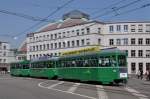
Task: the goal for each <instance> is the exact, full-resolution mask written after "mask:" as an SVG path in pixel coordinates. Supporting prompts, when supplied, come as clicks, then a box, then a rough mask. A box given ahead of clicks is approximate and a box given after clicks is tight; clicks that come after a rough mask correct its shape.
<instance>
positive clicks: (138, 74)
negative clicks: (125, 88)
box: [137, 70, 141, 79]
mask: <svg viewBox="0 0 150 99" xmlns="http://www.w3.org/2000/svg"><path fill="white" fill-rule="evenodd" d="M140 74H141V71H140V70H138V72H137V77H138V79H139V78H140Z"/></svg>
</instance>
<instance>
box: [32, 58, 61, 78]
mask: <svg viewBox="0 0 150 99" xmlns="http://www.w3.org/2000/svg"><path fill="white" fill-rule="evenodd" d="M57 63H58V57H53V58H41V59H38V60H33V61H31V63H30V76H31V77H36V78H48V79H52V78H57V68H56V66H57Z"/></svg>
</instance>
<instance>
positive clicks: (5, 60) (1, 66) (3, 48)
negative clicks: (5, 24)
mask: <svg viewBox="0 0 150 99" xmlns="http://www.w3.org/2000/svg"><path fill="white" fill-rule="evenodd" d="M14 59H15V58H14V53H13V51H11V50H10V44H9V43H8V42H1V41H0V71H7V70H9V63H10V62H12V61H14Z"/></svg>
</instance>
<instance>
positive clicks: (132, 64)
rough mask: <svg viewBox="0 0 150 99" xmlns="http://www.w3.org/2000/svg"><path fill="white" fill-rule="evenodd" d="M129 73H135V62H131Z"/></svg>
mask: <svg viewBox="0 0 150 99" xmlns="http://www.w3.org/2000/svg"><path fill="white" fill-rule="evenodd" d="M131 73H136V64H135V63H131Z"/></svg>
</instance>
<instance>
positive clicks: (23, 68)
mask: <svg viewBox="0 0 150 99" xmlns="http://www.w3.org/2000/svg"><path fill="white" fill-rule="evenodd" d="M29 63H30V61H27V60H24V61H20V62H14V63H11V64H10V74H11V75H12V76H24V77H27V76H29V75H30V69H29Z"/></svg>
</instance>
